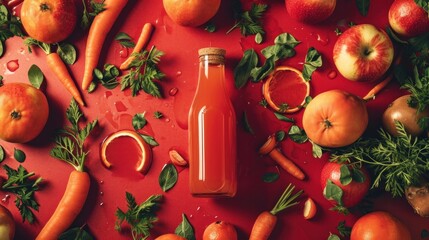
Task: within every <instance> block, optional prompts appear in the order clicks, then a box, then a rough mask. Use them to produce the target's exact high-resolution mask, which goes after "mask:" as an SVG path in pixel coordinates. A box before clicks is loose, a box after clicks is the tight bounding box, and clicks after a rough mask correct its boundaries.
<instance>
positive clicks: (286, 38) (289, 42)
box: [274, 33, 301, 48]
mask: <svg viewBox="0 0 429 240" xmlns="http://www.w3.org/2000/svg"><path fill="white" fill-rule="evenodd" d="M274 43H275V44H277V45H286V46H288V47H290V48H294V47H296V46H297V45H298V44H300V43H301V42H300V41H298V40H296V38H295V37H294V36H293V35H292V34H290V33H281V34H280V35H278V36H277V37H276V38H275V39H274Z"/></svg>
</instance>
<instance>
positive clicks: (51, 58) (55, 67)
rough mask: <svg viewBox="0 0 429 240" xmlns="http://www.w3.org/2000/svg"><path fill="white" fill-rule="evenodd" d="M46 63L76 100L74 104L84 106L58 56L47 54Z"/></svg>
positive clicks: (77, 90) (53, 53)
mask: <svg viewBox="0 0 429 240" xmlns="http://www.w3.org/2000/svg"><path fill="white" fill-rule="evenodd" d="M46 62H47V64H48V66H49V68H50V69H51V71H52V72H54V74H55V76H57V78H58V79H59V80H60V81H61V83H62V84H63V85H64V87H65V88H66V89H67V91H68V92H69V93H70V94H71V95H72V97H73V98H74V99H75V100H76V102H77V103H79V105H81V106H85V102H84V101H83V99H82V96H81V94H80V92H79V89H78V88H77V87H76V84H75V83H74V81H73V78H72V77H71V76H70V73H69V72H68V70H67V67H66V65H65V64H64V62H63V61H62V60H61V57H60V55H58V54H57V53H55V52H52V53H49V54H47V55H46Z"/></svg>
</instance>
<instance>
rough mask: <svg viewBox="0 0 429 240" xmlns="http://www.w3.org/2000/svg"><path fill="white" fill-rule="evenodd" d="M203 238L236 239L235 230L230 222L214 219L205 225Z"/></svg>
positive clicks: (215, 239)
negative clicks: (214, 220)
mask: <svg viewBox="0 0 429 240" xmlns="http://www.w3.org/2000/svg"><path fill="white" fill-rule="evenodd" d="M203 240H237V231H236V230H235V228H234V225H232V224H231V223H228V222H225V221H216V222H213V223H211V224H210V225H208V226H207V227H206V229H205V230H204V233H203Z"/></svg>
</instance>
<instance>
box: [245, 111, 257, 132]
mask: <svg viewBox="0 0 429 240" xmlns="http://www.w3.org/2000/svg"><path fill="white" fill-rule="evenodd" d="M242 119H243V121H242V122H243V127H244V130H245V131H246V132H248V133H250V134H255V132H254V131H253V129H252V127H251V126H250V123H249V120H248V119H247V113H246V112H243V118H242Z"/></svg>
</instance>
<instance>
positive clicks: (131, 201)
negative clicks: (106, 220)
mask: <svg viewBox="0 0 429 240" xmlns="http://www.w3.org/2000/svg"><path fill="white" fill-rule="evenodd" d="M125 197H126V201H127V205H128V210H127V211H126V212H124V211H123V210H121V209H120V208H118V209H117V210H116V217H117V220H116V223H115V229H116V230H117V231H121V229H122V228H121V225H122V223H123V222H124V221H126V222H127V223H128V224H129V225H130V226H131V234H132V237H133V239H134V240H136V239H147V238H148V237H149V235H150V229H151V228H152V227H153V223H155V222H156V221H158V218H157V217H156V214H155V211H156V210H157V209H158V205H159V203H160V200H161V198H162V195H152V196H150V197H149V198H148V199H147V200H146V201H144V202H143V203H141V204H137V202H136V199H135V197H134V196H133V195H132V194H131V193H129V192H126V193H125Z"/></svg>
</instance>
